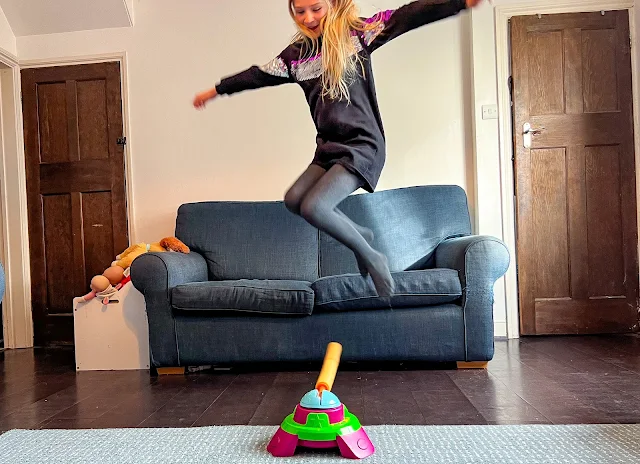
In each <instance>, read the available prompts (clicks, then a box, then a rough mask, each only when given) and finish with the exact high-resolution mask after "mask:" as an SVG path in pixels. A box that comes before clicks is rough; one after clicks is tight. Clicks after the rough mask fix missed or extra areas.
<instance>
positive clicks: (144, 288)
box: [131, 251, 208, 367]
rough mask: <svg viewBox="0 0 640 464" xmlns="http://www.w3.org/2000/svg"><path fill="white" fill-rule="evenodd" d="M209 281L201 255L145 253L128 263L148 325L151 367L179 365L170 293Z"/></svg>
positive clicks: (193, 253)
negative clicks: (186, 285)
mask: <svg viewBox="0 0 640 464" xmlns="http://www.w3.org/2000/svg"><path fill="white" fill-rule="evenodd" d="M206 280H208V272H207V263H206V261H205V259H204V258H203V257H202V255H200V254H198V253H196V252H194V251H191V252H190V253H188V254H182V253H145V254H143V255H140V256H138V257H137V258H136V259H135V260H134V261H133V263H131V283H132V284H133V286H134V287H135V288H136V289H138V290H139V291H140V293H142V294H143V295H144V299H145V305H146V309H147V319H148V321H149V355H150V358H151V359H150V361H151V366H153V367H161V366H170V367H177V366H179V365H180V360H179V356H178V347H177V345H176V331H175V324H174V320H173V311H172V309H171V293H170V290H171V289H172V288H173V287H175V286H177V285H182V284H186V283H189V282H204V281H206Z"/></svg>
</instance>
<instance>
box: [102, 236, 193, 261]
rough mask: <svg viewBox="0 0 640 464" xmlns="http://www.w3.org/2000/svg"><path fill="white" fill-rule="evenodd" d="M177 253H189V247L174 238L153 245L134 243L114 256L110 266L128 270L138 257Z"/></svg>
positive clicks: (164, 239)
mask: <svg viewBox="0 0 640 464" xmlns="http://www.w3.org/2000/svg"><path fill="white" fill-rule="evenodd" d="M165 251H168V252H171V251H173V252H178V253H185V254H186V253H189V252H190V250H189V247H188V246H187V245H185V244H184V243H182V242H181V241H180V240H178V239H177V238H176V237H165V238H163V239H162V240H160V241H159V242H155V243H136V244H135V245H131V246H130V247H129V248H127V249H126V250H124V251H123V252H122V253H121V254H119V255H118V256H116V260H115V261H114V262H113V263H111V265H112V266H119V267H121V268H122V269H128V268H129V267H130V266H131V263H132V262H133V260H134V259H136V258H137V257H138V256H140V255H143V254H145V253H149V252H156V253H158V252H165Z"/></svg>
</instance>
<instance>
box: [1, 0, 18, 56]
mask: <svg viewBox="0 0 640 464" xmlns="http://www.w3.org/2000/svg"><path fill="white" fill-rule="evenodd" d="M0 48H2V49H3V50H5V51H7V52H9V53H11V54H12V55H17V52H16V36H15V35H14V34H13V31H12V30H11V26H10V25H9V21H7V17H6V16H5V14H4V11H2V8H0Z"/></svg>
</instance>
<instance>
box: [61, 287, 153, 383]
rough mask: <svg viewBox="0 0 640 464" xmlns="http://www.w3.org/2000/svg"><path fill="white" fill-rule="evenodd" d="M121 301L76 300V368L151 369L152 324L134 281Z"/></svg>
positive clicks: (74, 309)
mask: <svg viewBox="0 0 640 464" xmlns="http://www.w3.org/2000/svg"><path fill="white" fill-rule="evenodd" d="M118 297H119V299H120V301H119V302H111V303H109V304H108V305H104V304H102V299H101V298H94V299H93V300H91V301H88V302H80V303H78V302H74V304H73V323H74V337H75V352H76V370H77V371H114V370H145V369H149V324H148V321H147V312H146V309H145V303H144V296H142V293H140V292H139V291H138V290H136V289H135V287H134V286H133V284H132V283H131V282H129V283H127V284H126V285H125V286H124V287H123V288H122V289H120V291H119V292H118Z"/></svg>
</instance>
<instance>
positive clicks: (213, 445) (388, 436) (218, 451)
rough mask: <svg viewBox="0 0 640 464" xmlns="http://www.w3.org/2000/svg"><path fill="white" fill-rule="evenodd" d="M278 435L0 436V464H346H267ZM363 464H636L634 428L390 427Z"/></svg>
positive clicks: (637, 428) (639, 447) (316, 459)
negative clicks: (273, 437)
mask: <svg viewBox="0 0 640 464" xmlns="http://www.w3.org/2000/svg"><path fill="white" fill-rule="evenodd" d="M276 430H277V427H248V426H235V427H203V428H191V429H108V430H32V431H28V430H12V431H9V432H7V433H5V434H3V435H1V436H0V462H2V463H11V464H18V463H20V464H31V463H42V464H52V463H56V464H57V463H105V464H107V463H109V464H110V463H118V464H121V463H132V464H133V463H136V464H145V463H153V464H156V463H181V464H191V463H207V464H211V463H225V464H226V463H238V464H261V463H276V462H295V463H313V464H316V463H317V464H320V463H338V462H350V461H349V460H346V459H343V458H341V457H339V456H338V455H337V454H336V453H337V451H336V452H335V453H334V452H331V451H322V452H311V451H302V452H300V453H298V454H296V456H295V457H294V458H288V459H281V458H274V457H272V456H271V455H270V454H269V453H268V452H267V451H266V449H265V448H266V446H267V443H268V442H269V440H270V439H271V437H272V435H273V434H274V433H275V431H276ZM366 431H367V433H368V434H369V436H370V437H371V439H372V441H373V443H374V446H375V447H376V453H375V454H374V455H373V456H371V457H369V458H367V459H365V460H364V461H363V462H368V463H372V464H375V463H393V464H400V463H421V464H426V463H447V464H451V463H466V464H469V463H509V464H515V463H527V464H529V463H553V464H557V463H576V464H577V463H580V464H585V463H607V464H608V463H638V462H640V425H566V426H565V425H504V426H496V425H494V426H471V425H470V426H393V425H382V426H372V427H367V428H366Z"/></svg>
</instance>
